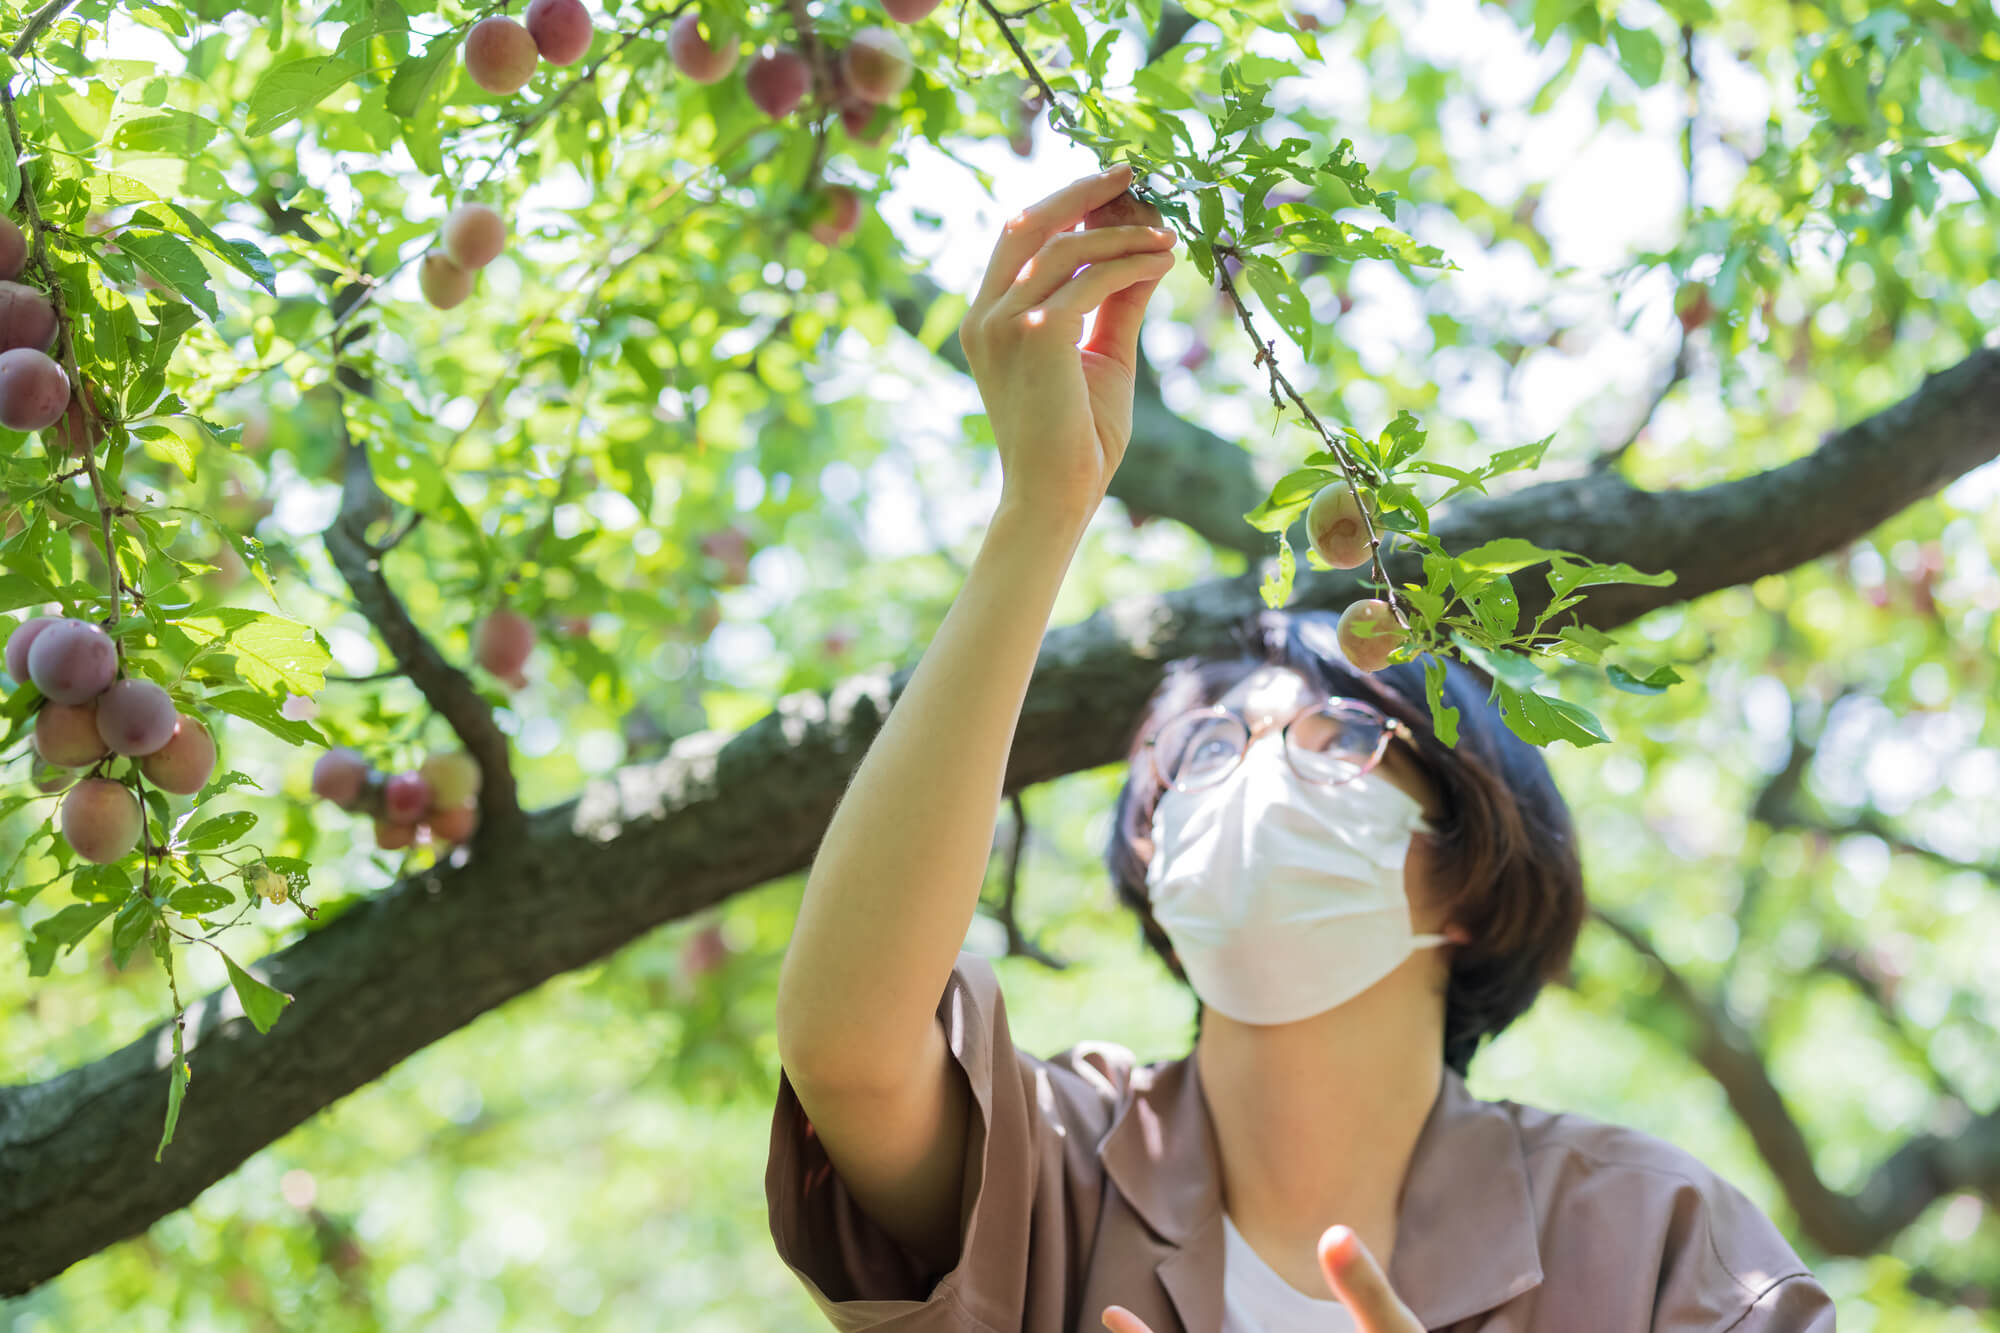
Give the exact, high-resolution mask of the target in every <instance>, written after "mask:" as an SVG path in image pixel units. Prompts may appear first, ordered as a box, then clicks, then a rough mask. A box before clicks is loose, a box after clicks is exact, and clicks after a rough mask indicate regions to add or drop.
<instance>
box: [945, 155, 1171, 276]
mask: <svg viewBox="0 0 2000 1333" xmlns="http://www.w3.org/2000/svg"><path fill="white" fill-rule="evenodd" d="M1131 182H1132V168H1131V167H1130V166H1129V165H1127V164H1125V163H1122V162H1121V163H1120V164H1118V165H1117V166H1115V167H1113V168H1111V170H1109V171H1108V172H1100V173H1099V174H1097V175H1095V176H1085V177H1084V178H1083V179H1082V180H1079V181H1072V182H1071V183H1070V184H1068V185H1065V186H1063V188H1062V189H1060V190H1057V191H1056V192H1055V193H1054V194H1052V195H1050V196H1049V197H1048V198H1046V199H1044V200H1042V201H1041V202H1040V203H1038V204H1030V205H1028V206H1027V207H1026V208H1024V209H1022V210H1021V211H1020V212H1019V213H1016V214H1015V215H1014V216H1013V217H1011V218H1008V219H1007V223H1006V225H1005V226H1003V227H1001V228H1000V239H999V240H998V241H995V242H994V243H993V257H992V258H991V259H989V260H987V262H986V277H985V279H984V280H983V281H982V282H981V283H980V284H979V295H978V296H976V297H974V298H973V302H972V304H973V307H974V308H975V309H979V308H983V307H985V306H989V305H992V304H994V303H995V302H996V301H998V300H999V299H1000V298H1001V297H1002V296H1003V295H1005V294H1006V291H1007V289H1008V288H1009V287H1012V286H1013V285H1014V280H1015V279H1016V278H1017V277H1019V276H1020V273H1021V265H1023V264H1025V263H1027V262H1028V260H1029V258H1030V257H1031V256H1032V255H1033V254H1034V253H1035V251H1037V250H1039V249H1041V248H1042V246H1043V244H1044V243H1045V242H1047V240H1048V239H1049V237H1051V236H1053V235H1055V234H1056V233H1057V232H1059V231H1067V230H1068V229H1069V228H1071V227H1073V226H1075V225H1076V224H1077V223H1079V222H1081V221H1083V215H1084V214H1086V213H1088V212H1089V211H1090V210H1091V209H1093V208H1096V207H1097V206H1098V205H1099V204H1102V203H1105V202H1107V201H1109V200H1111V199H1114V198H1116V197H1117V196H1118V194H1119V192H1120V191H1122V190H1123V189H1124V188H1125V187H1126V186H1127V185H1129V184H1131Z"/></svg>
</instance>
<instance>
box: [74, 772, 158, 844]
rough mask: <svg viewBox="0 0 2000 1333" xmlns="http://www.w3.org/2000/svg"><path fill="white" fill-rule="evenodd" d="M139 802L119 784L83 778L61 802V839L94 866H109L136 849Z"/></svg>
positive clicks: (126, 788)
mask: <svg viewBox="0 0 2000 1333" xmlns="http://www.w3.org/2000/svg"><path fill="white" fill-rule="evenodd" d="M139 830H140V819H139V798H138V797H136V796H134V795H133V794H132V789H131V788H129V787H127V786H126V785H125V784H124V783H122V782H113V781H112V780H111V779H110V778H86V779H85V780H84V781H82V782H79V783H77V784H76V785H75V786H74V787H71V788H70V789H69V795H67V796H65V797H63V802H62V835H63V838H64V839H65V840H67V841H68V843H69V845H70V850H71V851H74V852H75V853H76V854H77V855H78V856H80V857H82V858H83V859H84V860H86V861H89V862H91V863H92V864H93V865H108V864H110V863H111V862H113V861H116V860H118V859H119V858H120V857H122V856H124V855H125V853H127V852H129V851H131V850H132V849H133V848H134V847H137V846H138V845H139Z"/></svg>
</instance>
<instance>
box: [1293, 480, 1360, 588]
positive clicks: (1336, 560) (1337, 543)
mask: <svg viewBox="0 0 2000 1333" xmlns="http://www.w3.org/2000/svg"><path fill="white" fill-rule="evenodd" d="M1306 532H1307V533H1308V534H1309V535H1310V536H1311V538H1312V546H1313V550H1314V551H1316V552H1318V553H1319V558H1320V559H1322V560H1324V561H1326V563H1328V564H1329V565H1332V566H1333V567H1334V568H1335V569H1353V568H1354V567H1355V566H1356V565H1365V564H1367V563H1368V561H1369V559H1370V557H1371V554H1372V552H1371V550H1370V547H1369V545H1368V520H1367V518H1366V517H1365V516H1364V515H1363V513H1362V510H1361V506H1360V505H1359V504H1358V503H1357V502H1356V501H1355V499H1354V492H1353V490H1352V489H1350V488H1349V487H1348V484H1347V483H1346V482H1344V481H1336V482H1334V483H1333V484H1332V485H1330V486H1323V487H1321V488H1320V492H1319V494H1318V495H1315V496H1314V497H1313V498H1312V503H1311V504H1310V505H1308V506H1306Z"/></svg>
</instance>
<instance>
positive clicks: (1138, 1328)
mask: <svg viewBox="0 0 2000 1333" xmlns="http://www.w3.org/2000/svg"><path fill="white" fill-rule="evenodd" d="M1104 1326H1105V1327H1106V1328H1108V1329H1110V1330H1111V1333H1153V1330H1152V1329H1150V1328H1148V1327H1146V1321H1145V1320H1143V1319H1141V1318H1139V1316H1138V1315H1135V1314H1133V1313H1132V1312H1131V1311H1130V1310H1128V1309H1126V1308H1125V1307H1124V1306H1122V1305H1107V1306H1105V1307H1104Z"/></svg>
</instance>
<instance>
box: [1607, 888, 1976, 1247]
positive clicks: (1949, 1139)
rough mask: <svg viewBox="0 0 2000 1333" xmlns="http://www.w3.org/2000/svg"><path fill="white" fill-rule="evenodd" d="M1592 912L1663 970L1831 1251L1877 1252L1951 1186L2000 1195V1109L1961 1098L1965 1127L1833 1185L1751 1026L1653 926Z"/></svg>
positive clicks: (1714, 1073) (1805, 1220)
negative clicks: (1658, 940) (1975, 1110)
mask: <svg viewBox="0 0 2000 1333" xmlns="http://www.w3.org/2000/svg"><path fill="white" fill-rule="evenodd" d="M1592 915H1593V916H1595V917H1596V918H1597V919H1598V920H1599V921H1601V922H1603V923H1604V924H1605V925H1606V926H1608V927H1609V928H1610V929H1611V930H1612V931H1613V932H1614V933H1616V934H1617V935H1618V936H1619V938H1621V939H1623V940H1624V941H1625V942H1626V943H1627V944H1628V945H1630V946H1631V947H1632V948H1633V949H1635V950H1636V951H1638V952H1639V953H1641V954H1643V955H1644V956H1645V957H1646V958H1647V959H1648V960H1649V961H1650V962H1651V963H1652V964H1653V966H1654V967H1655V968H1657V969H1658V970H1659V973H1660V978H1661V985H1662V989H1663V991H1664V993H1665V995H1666V997H1667V1000H1668V1001H1669V1002H1670V1003H1671V1004H1672V1005H1673V1006H1674V1007H1675V1008H1676V1009H1677V1010H1679V1011H1680V1013H1681V1014H1682V1016H1683V1017H1684V1018H1686V1019H1687V1020H1689V1021H1690V1022H1691V1023H1692V1024H1693V1025H1694V1030H1695V1037H1694V1042H1693V1044H1692V1053H1693V1055H1694V1058H1695V1060H1696V1062H1697V1063H1699V1064H1700V1065H1701V1066H1702V1068H1703V1069H1705V1070H1707V1071H1708V1073H1709V1076H1710V1077H1712V1078H1713V1079H1714V1080H1715V1081H1716V1082H1717V1083H1719V1084H1721V1085H1722V1090H1723V1093H1724V1095H1726V1096H1727V1097H1728V1098H1729V1105H1730V1109H1731V1110H1733V1111H1735V1112H1736V1117H1737V1119H1739V1120H1741V1121H1742V1122H1743V1126H1744V1128H1745V1129H1747V1130H1748V1131H1749V1132H1750V1137H1751V1139H1752V1140H1753V1141H1754V1142H1755V1143H1756V1145H1757V1151H1758V1153H1759V1155H1761V1156H1762V1157H1763V1159H1764V1162H1765V1164H1766V1165H1767V1166H1769V1167H1770V1168H1771V1173H1772V1175H1774V1176H1776V1177H1777V1181H1778V1187H1779V1189H1781V1190H1783V1191H1784V1195H1785V1200H1786V1202H1787V1203H1789V1204H1790V1205H1791V1207H1792V1211H1793V1212H1794V1213H1795V1214H1797V1216H1798V1219H1799V1227H1800V1229H1801V1230H1802V1231H1803V1232H1804V1233H1805V1234H1806V1235H1807V1236H1808V1237H1810V1238H1811V1240H1812V1242H1813V1244H1815V1245H1817V1246H1819V1247H1820V1248H1821V1249H1822V1250H1825V1251H1826V1252H1827V1253H1828V1254H1847V1255H1862V1254H1872V1253H1874V1252H1875V1251H1876V1250H1878V1249H1880V1248H1882V1246H1883V1245H1885V1244H1887V1243H1888V1241H1889V1240H1890V1239H1891V1238H1893V1237H1894V1236H1895V1235H1896V1234H1897V1233H1898V1232H1900V1231H1901V1230H1902V1229H1903V1228H1904V1227H1907V1226H1908V1225H1910V1223H1912V1222H1914V1221H1916V1219H1917V1218H1918V1216H1920V1215H1921V1214H1922V1213H1923V1211H1924V1210H1925V1209H1927V1208H1929V1207H1930V1206H1931V1204H1933V1203H1935V1202H1936V1201H1937V1200H1938V1199H1940V1198H1943V1197H1944V1196H1945V1195H1947V1194H1954V1193H1957V1192H1958V1191H1960V1190H1968V1189H1969V1190H1976V1191H1978V1192H1980V1193H1983V1194H1985V1195H1986V1196H1987V1197H1988V1198H2000V1109H1995V1110H1992V1111H1988V1112H1987V1113H1986V1114H1984V1115H1972V1114H1971V1113H1970V1112H1969V1111H1967V1110H1966V1108H1965V1107H1964V1106H1963V1104H1962V1103H1956V1104H1953V1105H1954V1109H1955V1110H1956V1111H1958V1112H1959V1113H1960V1114H1962V1115H1963V1116H1964V1117H1965V1122H1966V1123H1965V1124H1964V1126H1963V1127H1962V1128H1961V1129H1959V1130H1958V1131H1957V1132H1956V1133H1953V1134H1949V1135H1942V1134H1930V1133H1925V1134H1917V1135H1913V1136H1912V1137H1911V1138H1910V1139H1909V1140H1907V1141H1906V1142H1905V1143H1904V1144H1903V1145H1902V1146H1901V1147H1900V1148H1898V1149H1896V1151H1895V1152H1893V1153H1891V1154H1890V1155H1889V1156H1888V1157H1887V1158H1885V1159H1883V1161H1882V1162H1880V1163H1879V1164H1878V1165H1877V1166H1876V1167H1875V1169H1874V1171H1872V1172H1871V1173H1869V1177H1868V1180H1867V1182H1866V1183H1865V1184H1863V1185H1862V1187H1861V1188H1860V1189H1859V1190H1857V1191H1855V1192H1853V1193H1851V1194H1850V1193H1845V1192H1843V1191H1840V1190H1836V1189H1834V1188H1832V1187H1831V1186H1829V1185H1828V1184H1827V1183H1826V1182H1825V1181H1824V1180H1823V1179H1821V1177H1820V1174H1819V1170H1818V1168H1817V1167H1816V1166H1815V1165H1814V1163H1813V1157H1812V1148H1811V1147H1810V1145H1808V1144H1807V1142H1806V1138H1805V1133H1804V1131H1802V1130H1801V1129H1800V1127H1799V1123H1798V1121H1797V1120H1796V1119H1794V1118H1793V1116H1792V1112H1791V1108H1790V1107H1788V1106H1787V1105H1786V1104H1785V1098H1784V1094H1783V1093H1781V1092H1779V1090H1778V1086H1777V1084H1776V1083H1774V1082H1773V1081H1772V1079H1771V1073H1770V1070H1769V1069H1768V1068H1767V1067H1766V1066H1765V1064H1764V1057H1763V1055H1762V1054H1761V1053H1760V1052H1759V1051H1758V1049H1757V1043H1756V1041H1755V1039H1754V1038H1753V1037H1752V1036H1751V1034H1750V1033H1749V1032H1747V1031H1746V1030H1745V1029H1744V1028H1743V1026H1742V1024H1740V1023H1738V1022H1737V1021H1736V1019H1735V1018H1734V1017H1733V1016H1732V1015H1731V1014H1730V1013H1729V1011H1728V1009H1727V1008H1726V1007H1725V1006H1724V1005H1723V1004H1722V1003H1721V1002H1720V1001H1719V1000H1717V999H1716V998H1714V997H1712V996H1709V995H1706V994H1704V993H1703V992H1701V991H1700V990H1698V989H1697V988H1696V987H1695V985H1694V984H1693V983H1692V982H1690V981H1689V980H1688V979H1687V978H1686V977H1684V976H1682V975H1681V974H1680V973H1679V972H1678V971H1677V970H1676V969H1675V968H1674V967H1673V965H1672V964H1670V963H1668V962H1667V960H1666V959H1665V958H1663V957H1661V956H1660V952H1659V950H1658V949H1656V948H1654V947H1653V943H1652V941H1651V940H1649V939H1647V938H1646V936H1645V934H1644V932H1642V931H1640V930H1639V929H1638V928H1637V927H1635V926H1633V925H1631V924H1630V923H1629V922H1626V921H1624V920H1621V919H1620V918H1619V917H1618V916H1617V915H1615V914H1613V913H1609V912H1606V911H1605V910H1603V909H1602V908H1593V909H1592Z"/></svg>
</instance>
